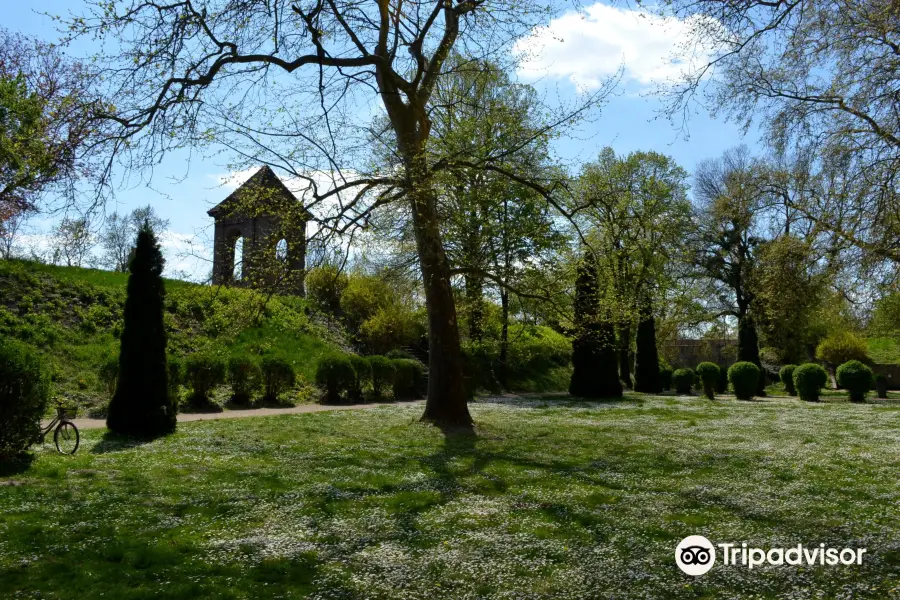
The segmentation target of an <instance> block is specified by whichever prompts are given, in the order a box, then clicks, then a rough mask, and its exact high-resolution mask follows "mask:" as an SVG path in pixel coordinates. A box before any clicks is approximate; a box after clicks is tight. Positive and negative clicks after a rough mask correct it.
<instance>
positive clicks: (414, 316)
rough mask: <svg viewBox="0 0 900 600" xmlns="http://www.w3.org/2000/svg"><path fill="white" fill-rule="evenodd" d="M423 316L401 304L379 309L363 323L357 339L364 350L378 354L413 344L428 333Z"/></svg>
mask: <svg viewBox="0 0 900 600" xmlns="http://www.w3.org/2000/svg"><path fill="white" fill-rule="evenodd" d="M423 316H424V314H419V313H416V312H413V311H411V310H408V309H407V308H405V307H404V306H401V305H399V304H390V305H388V306H385V307H379V308H378V309H376V310H375V312H374V313H373V314H372V315H371V316H369V317H368V318H367V319H365V320H364V321H362V323H361V325H360V326H359V331H358V333H357V339H358V340H359V344H360V346H361V347H362V348H365V349H366V350H367V351H369V352H377V353H383V352H388V351H389V350H391V349H393V348H398V347H400V346H406V345H410V344H413V343H414V342H415V341H416V340H417V339H418V338H421V337H423V336H424V334H425V332H426V329H427V328H426V326H425V322H424V320H423V318H422V317H423Z"/></svg>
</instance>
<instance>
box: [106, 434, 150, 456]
mask: <svg viewBox="0 0 900 600" xmlns="http://www.w3.org/2000/svg"><path fill="white" fill-rule="evenodd" d="M152 441H153V439H152V438H133V437H129V436H127V435H120V434H118V433H113V432H111V431H107V432H106V433H104V434H103V437H102V438H100V441H99V442H97V443H96V444H94V447H93V448H91V454H108V453H110V452H119V451H121V450H130V449H132V448H139V447H140V446H143V445H144V444H146V443H148V442H152Z"/></svg>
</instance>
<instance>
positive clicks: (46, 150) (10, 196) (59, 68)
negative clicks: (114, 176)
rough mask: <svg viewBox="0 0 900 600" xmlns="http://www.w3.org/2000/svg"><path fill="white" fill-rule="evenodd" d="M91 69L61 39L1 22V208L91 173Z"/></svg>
mask: <svg viewBox="0 0 900 600" xmlns="http://www.w3.org/2000/svg"><path fill="white" fill-rule="evenodd" d="M89 83H90V80H89V74H88V73H87V71H86V70H85V69H84V67H83V66H82V65H80V64H78V63H75V62H72V61H70V60H68V59H67V58H66V57H65V56H64V55H63V54H62V52H61V50H60V48H59V47H58V46H54V45H51V44H47V43H44V42H41V41H38V40H35V39H31V38H28V37H25V36H22V35H20V34H17V33H13V32H10V31H8V30H6V29H3V28H0V214H3V213H6V212H9V211H15V212H19V211H25V212H27V211H30V210H34V209H35V208H36V207H37V203H38V200H39V199H40V198H41V196H42V195H43V194H44V193H46V192H49V191H60V192H62V193H63V196H64V197H66V198H68V199H71V198H72V196H73V194H74V192H75V188H74V186H73V185H72V184H73V183H74V182H75V181H76V180H77V179H78V178H79V177H81V176H83V175H87V174H89V173H90V171H91V168H92V165H91V161H92V160H93V159H94V158H95V156H96V155H95V154H92V153H91V152H85V151H84V148H85V145H86V143H87V142H88V140H89V139H91V137H92V136H93V134H94V132H95V127H94V126H93V125H92V124H91V123H90V107H91V104H92V101H91V99H90V98H89V94H88V88H89Z"/></svg>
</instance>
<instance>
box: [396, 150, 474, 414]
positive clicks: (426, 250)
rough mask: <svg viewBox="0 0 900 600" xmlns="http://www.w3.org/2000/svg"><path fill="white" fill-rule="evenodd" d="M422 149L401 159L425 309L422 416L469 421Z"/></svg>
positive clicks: (444, 262)
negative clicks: (425, 382) (404, 161)
mask: <svg viewBox="0 0 900 600" xmlns="http://www.w3.org/2000/svg"><path fill="white" fill-rule="evenodd" d="M426 175H427V170H426V165H425V161H424V158H423V154H422V153H416V154H415V155H413V156H411V157H410V158H409V160H408V161H407V177H408V181H409V190H410V205H411V209H412V214H413V228H414V231H415V234H416V247H417V249H418V253H419V265H420V267H421V269H422V280H423V283H424V286H425V306H426V309H427V312H428V399H427V400H426V402H425V413H424V414H423V415H422V419H423V420H426V421H434V422H436V423H443V424H448V425H470V424H471V423H472V417H471V415H470V414H469V407H468V404H467V402H466V390H465V384H464V381H463V363H462V352H461V349H460V344H459V325H458V323H457V321H456V305H455V303H454V301H453V290H452V288H451V287H450V265H449V264H448V262H447V256H446V254H445V253H444V246H443V244H442V242H441V235H440V230H439V228H438V217H437V208H436V203H435V198H434V194H433V193H432V190H431V188H430V186H429V184H428V180H427V177H426Z"/></svg>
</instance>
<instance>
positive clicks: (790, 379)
mask: <svg viewBox="0 0 900 600" xmlns="http://www.w3.org/2000/svg"><path fill="white" fill-rule="evenodd" d="M796 369H797V365H784V366H783V367H781V370H780V371H778V378H779V379H781V383H783V384H784V389H785V391H786V392H787V393H788V395H789V396H796V395H797V388H796V387H794V371H795V370H796Z"/></svg>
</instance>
